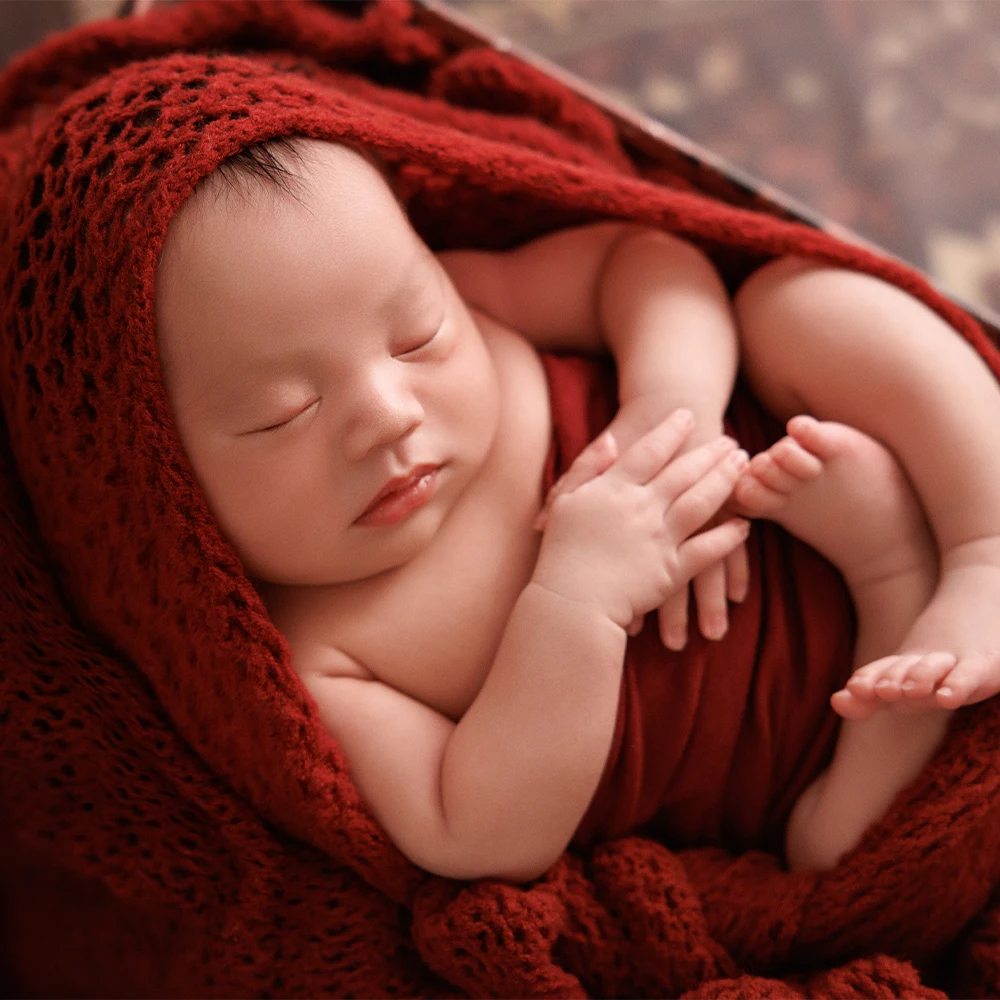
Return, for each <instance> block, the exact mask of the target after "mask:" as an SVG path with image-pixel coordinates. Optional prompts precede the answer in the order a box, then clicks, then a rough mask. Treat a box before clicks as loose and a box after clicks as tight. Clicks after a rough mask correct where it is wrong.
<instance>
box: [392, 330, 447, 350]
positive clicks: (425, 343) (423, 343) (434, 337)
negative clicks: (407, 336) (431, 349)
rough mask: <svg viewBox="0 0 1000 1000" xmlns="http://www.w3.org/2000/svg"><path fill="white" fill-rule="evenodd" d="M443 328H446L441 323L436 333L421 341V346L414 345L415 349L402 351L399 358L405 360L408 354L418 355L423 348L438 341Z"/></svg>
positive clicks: (409, 348) (410, 348)
mask: <svg viewBox="0 0 1000 1000" xmlns="http://www.w3.org/2000/svg"><path fill="white" fill-rule="evenodd" d="M443 326H444V323H443V322H441V323H439V324H438V326H437V328H436V329H435V330H434V332H433V333H432V334H431V335H430V336H429V337H428V338H427V339H426V340H424V341H421V342H420V343H419V344H414V346H413V347H408V348H407V349H406V350H405V351H400V353H399V354H398V355H397V357H400V358H405V357H406V355H407V354H416V353H417V351H420V350H422V349H423V348H425V347H427V346H429V345H430V344H432V343H433V342H434V341H435V340H436V339H437V336H438V334H439V333H440V332H441V328H442V327H443Z"/></svg>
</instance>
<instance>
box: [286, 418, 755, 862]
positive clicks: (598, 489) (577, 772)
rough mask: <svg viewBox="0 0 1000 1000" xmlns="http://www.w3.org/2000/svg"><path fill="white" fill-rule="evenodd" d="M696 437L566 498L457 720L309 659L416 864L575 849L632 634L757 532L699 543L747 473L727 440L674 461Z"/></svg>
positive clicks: (372, 797)
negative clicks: (637, 619) (633, 624)
mask: <svg viewBox="0 0 1000 1000" xmlns="http://www.w3.org/2000/svg"><path fill="white" fill-rule="evenodd" d="M689 430H690V423H689V422H688V424H687V426H685V424H684V422H683V419H681V418H680V417H675V418H673V419H672V420H669V421H665V422H663V423H662V424H661V425H659V426H658V427H657V428H655V429H654V430H653V431H652V432H650V433H649V434H647V435H645V436H644V437H643V438H642V439H641V440H640V441H638V442H637V443H636V444H635V445H633V446H632V448H630V449H629V450H628V451H627V452H626V453H625V454H624V455H622V456H621V458H619V459H617V460H615V461H613V463H612V464H611V466H610V467H609V468H608V470H607V472H606V473H604V474H602V475H601V476H598V477H595V478H594V479H593V480H592V481H591V482H589V483H587V484H586V485H584V486H581V487H580V488H579V489H577V490H574V491H573V492H570V493H567V494H566V495H564V496H563V497H560V498H559V500H558V501H557V502H556V504H555V505H554V507H553V512H552V517H551V519H550V523H549V526H548V528H547V529H546V532H545V535H544V536H543V540H542V548H541V552H540V554H539V558H538V562H537V564H536V567H535V571H534V575H533V577H532V579H531V581H530V582H529V584H528V585H527V587H525V589H524V591H523V592H522V593H521V595H520V597H519V599H518V601H517V603H516V604H515V606H514V610H513V613H512V614H511V617H510V619H509V621H508V624H507V628H506V630H505V632H504V635H503V638H502V640H501V643H500V648H499V650H498V652H497V656H496V659H495V661H494V663H493V666H492V668H491V670H490V672H489V675H488V676H487V678H486V681H485V683H484V684H483V687H482V689H481V690H480V692H479V694H478V695H477V697H476V699H475V701H474V702H473V703H472V705H471V706H470V708H469V709H468V711H467V712H466V713H465V715H464V716H463V717H462V718H461V719H460V720H459V721H458V722H457V723H455V722H453V721H452V720H450V719H448V718H446V717H444V716H443V715H441V714H439V713H438V712H436V711H434V710H433V709H431V708H429V707H428V706H426V705H423V704H421V703H420V702H417V701H415V700H414V699H412V698H410V697H408V696H407V695H405V694H403V693H401V692H399V691H397V690H395V689H393V688H391V687H389V686H388V685H385V684H382V683H381V682H379V681H377V680H367V679H362V678H360V677H357V676H354V677H351V676H345V674H346V673H347V671H345V670H344V669H343V664H342V663H338V661H337V656H336V654H335V653H333V652H332V651H330V652H329V654H328V655H327V657H326V659H325V661H324V660H323V659H318V660H317V658H316V657H315V656H312V657H310V660H311V662H310V663H305V664H303V668H302V675H303V679H304V680H305V682H306V684H307V686H308V687H309V689H310V691H311V692H312V694H313V696H314V698H315V700H316V702H317V704H318V706H319V710H320V715H321V718H322V720H323V722H324V724H325V725H326V726H327V728H328V729H329V730H330V732H331V733H332V734H333V735H334V736H335V737H336V738H337V739H338V740H339V742H340V744H341V746H342V748H343V750H344V753H345V755H346V757H347V760H348V763H349V765H350V768H351V773H352V776H353V777H354V779H355V781H356V783H357V786H358V789H359V791H360V792H361V794H362V796H363V797H364V798H365V800H366V801H367V802H368V804H369V806H370V808H371V809H372V812H373V813H374V815H375V817H376V818H377V819H378V820H379V822H380V823H381V824H382V826H383V827H384V828H385V830H386V832H387V833H388V834H389V836H390V837H391V838H392V839H393V841H394V842H395V843H396V844H397V845H398V846H399V848H400V849H401V850H402V851H403V853H404V854H406V855H407V856H408V857H410V858H411V859H412V860H413V861H414V862H415V863H417V864H419V865H421V866H422V867H424V868H426V869H428V870H430V871H433V872H437V873H439V874H442V875H446V876H450V877H454V878H476V877H484V876H493V877H503V878H510V879H515V880H523V879H530V878H534V877H536V876H538V875H540V874H542V873H543V872H544V871H545V870H546V869H547V868H548V867H549V866H550V865H551V864H552V862H553V861H555V859H556V858H557V857H558V856H559V854H560V853H561V852H562V851H563V849H564V848H565V847H566V844H567V843H568V842H569V840H570V838H571V837H572V835H573V832H574V830H575V829H576V827H577V825H578V824H579V822H580V818H581V817H582V816H583V814H584V812H585V811H586V808H587V804H588V802H589V801H590V798H591V797H592V796H593V793H594V790H595V788H596V787H597V783H598V781H599V779H600V775H601V772H602V770H603V767H604V762H605V759H606V757H607V753H608V748H609V746H610V743H611V739H612V736H613V733H614V725H615V718H616V707H617V703H618V692H619V686H620V683H621V670H622V661H623V657H624V652H625V632H624V627H625V625H626V624H628V622H630V621H631V620H632V618H633V617H634V615H635V614H637V613H644V612H645V611H648V610H649V609H651V608H653V607H656V606H658V604H659V603H660V602H661V601H662V599H663V596H664V595H665V594H666V593H670V592H672V591H673V590H675V589H676V588H677V587H678V586H681V585H683V584H685V583H686V582H687V580H688V579H690V576H691V574H692V573H693V572H696V571H697V570H698V569H699V568H701V567H702V566H703V565H705V564H706V563H707V562H708V561H712V560H717V559H719V558H720V557H721V556H722V555H724V554H725V553H726V552H727V551H729V550H730V549H731V548H732V547H733V546H734V545H737V544H739V543H740V541H742V539H743V538H744V537H745V522H742V523H741V522H736V521H729V522H727V523H726V524H725V525H722V526H720V527H718V528H714V529H712V530H710V531H706V532H702V533H700V534H698V535H696V536H695V537H693V538H688V536H689V535H690V534H691V533H692V532H693V531H695V530H696V529H697V528H699V527H700V526H701V525H702V524H703V523H704V521H705V519H706V518H707V517H709V516H711V514H712V512H714V511H715V510H716V509H717V508H718V507H719V506H720V505H721V504H722V502H723V501H724V500H725V498H726V497H727V496H728V495H729V492H730V491H731V489H732V484H733V483H734V482H735V479H736V477H737V476H738V475H739V472H740V470H741V469H742V468H743V466H744V465H745V455H743V454H742V453H737V452H735V445H734V443H733V442H731V441H729V440H727V439H724V438H720V439H717V440H716V441H714V442H712V443H711V444H708V445H706V446H704V447H703V448H700V449H697V450H695V451H692V452H689V453H688V454H687V455H685V456H684V457H683V458H681V459H679V460H678V461H675V462H671V461H670V459H671V458H672V456H673V455H674V454H675V453H676V452H677V451H678V449H679V448H680V446H681V444H682V442H683V440H684V438H685V437H686V435H687V433H688V432H689ZM734 455H735V456H736V458H735V459H734V457H733V456H734ZM456 655H460V654H456ZM341 659H342V658H341Z"/></svg>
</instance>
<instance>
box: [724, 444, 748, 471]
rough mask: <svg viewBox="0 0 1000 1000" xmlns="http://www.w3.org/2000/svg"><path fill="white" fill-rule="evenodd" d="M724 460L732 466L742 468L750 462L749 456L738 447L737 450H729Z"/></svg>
mask: <svg viewBox="0 0 1000 1000" xmlns="http://www.w3.org/2000/svg"><path fill="white" fill-rule="evenodd" d="M726 461H727V462H728V463H729V464H730V465H732V466H733V467H734V468H737V469H742V468H743V467H744V466H747V465H749V464H750V456H749V455H748V454H747V453H746V452H745V451H744V450H743V449H742V448H740V449H739V450H738V451H733V452H730V453H729V454H728V455H727V456H726Z"/></svg>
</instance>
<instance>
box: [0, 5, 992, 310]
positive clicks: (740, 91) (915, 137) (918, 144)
mask: <svg viewBox="0 0 1000 1000" xmlns="http://www.w3.org/2000/svg"><path fill="white" fill-rule="evenodd" d="M446 5H447V6H449V7H451V8H453V9H454V10H455V11H457V12H459V13H460V14H462V15H463V16H465V17H468V18H470V19H472V20H473V21H475V22H477V23H478V24H480V25H481V26H482V27H483V28H485V29H487V30H489V31H491V32H493V33H498V34H501V35H503V36H505V37H507V38H509V39H510V40H512V41H513V42H515V43H517V44H518V45H519V46H522V47H526V48H528V49H531V50H533V51H534V52H536V53H538V54H539V55H542V56H545V57H546V58H548V59H550V60H552V61H553V62H555V63H557V64H559V65H560V66H562V67H564V68H565V69H568V70H569V71H570V72H572V73H575V74H576V75H577V76H580V77H582V78H583V79H584V80H586V81H587V82H589V83H591V84H593V85H595V86H597V87H598V88H600V89H602V90H603V91H605V92H606V93H607V94H609V95H610V96H612V97H614V98H615V99H616V100H619V101H621V102H623V103H625V104H627V105H629V106H631V107H632V108H634V109H636V110H639V111H642V112H644V113H646V114H648V115H651V116H652V117H654V118H657V119H659V120H660V121H662V122H663V123H664V124H666V125H669V126H670V127H671V128H673V129H675V130H677V131H678V132H681V133H683V134H685V135H686V136H688V137H690V138H691V139H693V140H694V141H695V142H697V143H699V144H701V145H703V146H706V147H708V148H709V149H711V150H712V151H713V152H715V153H716V154H718V155H720V156H722V157H724V158H726V159H727V160H729V161H731V162H733V163H734V164H736V165H738V166H739V167H741V168H743V169H744V170H746V171H747V172H749V173H751V174H753V175H755V176H757V177H759V178H761V179H762V180H765V181H766V182H767V183H769V184H771V185H773V186H774V187H777V188H780V189H782V190H783V191H786V192H788V193H789V194H791V195H793V196H794V197H795V198H798V199H799V200H800V201H802V202H804V203H805V204H806V205H808V206H810V207H811V208H812V209H814V210H815V211H817V212H820V213H822V214H823V215H825V216H827V217H829V218H830V219H832V220H834V221H835V222H838V223H841V224H842V225H845V226H847V227H848V228H850V229H853V230H854V231H856V232H857V233H859V234H861V235H862V236H864V237H865V238H867V239H869V240H871V241H873V242H875V243H877V244H878V245H880V246H882V247H884V248H885V249H887V250H889V251H890V252H892V253H894V254H896V255H897V256H899V257H902V258H903V259H904V260H907V261H909V262H911V263H913V264H915V265H917V266H918V267H920V268H921V269H923V270H925V271H927V272H928V273H929V274H930V275H931V276H932V277H933V278H934V279H935V280H936V281H937V282H938V283H939V284H940V285H941V286H942V287H943V288H945V289H946V290H948V291H950V292H952V293H953V294H955V295H956V296H958V297H960V298H963V299H966V300H968V301H970V302H972V303H975V304H979V305H982V306H985V307H987V308H989V309H992V310H993V311H995V312H1000V0H446ZM119 7H120V0H0V65H3V64H4V63H6V62H7V61H8V60H9V59H10V58H11V57H12V56H13V55H14V54H15V53H16V52H17V51H19V50H21V49H23V48H27V47H29V46H30V45H32V44H34V43H35V42H36V41H38V40H39V39H41V38H43V37H44V36H45V35H46V34H47V33H49V32H52V31H57V30H61V29H63V28H66V27H69V26H71V25H73V24H74V23H77V22H80V21H83V20H91V19H94V18H100V17H111V16H114V15H115V14H116V13H117V11H118V9H119Z"/></svg>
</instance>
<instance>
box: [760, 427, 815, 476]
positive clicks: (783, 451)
mask: <svg viewBox="0 0 1000 1000" xmlns="http://www.w3.org/2000/svg"><path fill="white" fill-rule="evenodd" d="M770 454H771V457H772V459H773V460H774V464H775V465H777V466H778V467H779V468H780V469H781V471H782V472H784V473H785V474H786V475H788V476H791V477H792V481H793V484H795V485H797V484H798V483H800V482H801V481H802V480H806V479H815V478H816V476H818V475H819V474H820V473H821V472H822V471H823V463H822V462H821V461H820V459H818V458H817V457H816V456H815V455H814V454H813V453H812V452H810V451H807V450H806V449H805V448H803V447H802V445H801V444H799V442H798V441H796V440H795V438H793V437H784V438H782V439H781V440H780V441H779V442H778V443H777V444H776V445H774V446H773V447H772V448H771V449H770Z"/></svg>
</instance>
